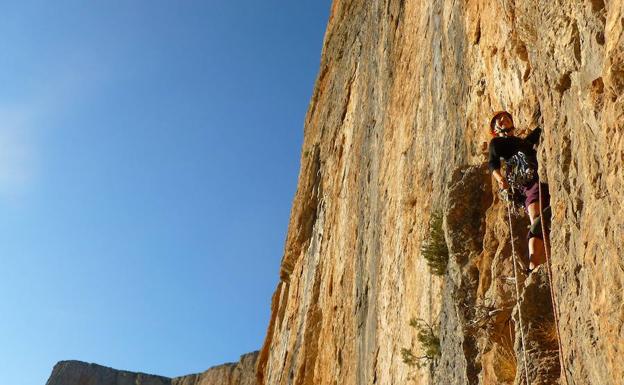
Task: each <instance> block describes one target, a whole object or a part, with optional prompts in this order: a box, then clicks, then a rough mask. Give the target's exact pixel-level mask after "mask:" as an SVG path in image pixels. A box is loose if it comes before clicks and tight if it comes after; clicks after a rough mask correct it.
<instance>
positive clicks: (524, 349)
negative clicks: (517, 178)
mask: <svg viewBox="0 0 624 385" xmlns="http://www.w3.org/2000/svg"><path fill="white" fill-rule="evenodd" d="M512 193H513V188H512ZM507 214H508V215H507V217H508V219H509V236H510V237H511V256H512V259H513V263H512V265H513V270H514V280H515V282H516V284H515V288H516V306H517V307H518V320H519V322H520V339H521V341H522V355H523V360H522V362H523V364H524V377H525V379H526V383H527V385H530V382H529V368H528V367H527V355H526V343H525V340H524V327H523V325H522V309H521V308H520V288H519V287H518V285H519V283H518V270H517V269H516V262H517V258H516V247H515V246H514V243H515V242H514V236H513V226H512V223H511V203H510V202H509V201H508V202H507Z"/></svg>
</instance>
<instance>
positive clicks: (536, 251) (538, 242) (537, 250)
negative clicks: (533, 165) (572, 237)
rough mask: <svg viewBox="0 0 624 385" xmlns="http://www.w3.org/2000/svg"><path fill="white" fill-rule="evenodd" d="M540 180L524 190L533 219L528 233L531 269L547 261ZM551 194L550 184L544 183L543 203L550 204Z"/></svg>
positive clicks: (530, 215)
mask: <svg viewBox="0 0 624 385" xmlns="http://www.w3.org/2000/svg"><path fill="white" fill-rule="evenodd" d="M538 183H539V182H535V183H534V184H533V185H531V186H528V187H527V188H526V189H525V190H524V191H523V193H524V195H525V197H526V200H525V202H524V204H525V207H526V211H527V214H528V215H529V219H530V221H531V230H530V231H529V233H528V240H529V245H528V246H529V261H530V262H529V270H533V269H534V268H536V267H537V266H539V265H541V264H542V263H544V262H546V257H545V251H544V239H543V234H542V231H541V223H540V219H541V218H540V214H541V205H540V199H539V198H540V197H539V184H538ZM549 200H550V196H549V194H548V185H546V184H545V183H542V200H541V201H542V203H544V204H545V205H548V202H549ZM546 236H548V234H546Z"/></svg>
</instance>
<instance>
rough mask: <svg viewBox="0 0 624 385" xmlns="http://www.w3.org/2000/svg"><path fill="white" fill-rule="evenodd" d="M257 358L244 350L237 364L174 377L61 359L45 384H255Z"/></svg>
mask: <svg viewBox="0 0 624 385" xmlns="http://www.w3.org/2000/svg"><path fill="white" fill-rule="evenodd" d="M257 358H258V352H253V353H248V354H245V355H243V356H241V359H240V361H239V362H237V363H231V364H224V365H219V366H215V367H213V368H210V369H208V370H206V371H205V372H203V373H198V374H191V375H188V376H182V377H175V378H168V377H162V376H154V375H151V374H144V373H133V372H128V371H124V370H115V369H112V368H108V367H105V366H101V365H96V364H88V363H85V362H80V361H61V362H59V363H57V364H56V365H55V366H54V369H53V370H52V374H51V375H50V378H49V379H48V382H47V383H46V385H138V384H140V385H256V384H257V381H256V374H255V369H256V360H257Z"/></svg>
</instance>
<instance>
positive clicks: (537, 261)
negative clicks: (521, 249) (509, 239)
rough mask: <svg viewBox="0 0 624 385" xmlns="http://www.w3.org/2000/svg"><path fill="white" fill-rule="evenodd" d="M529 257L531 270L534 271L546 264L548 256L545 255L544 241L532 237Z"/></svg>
mask: <svg viewBox="0 0 624 385" xmlns="http://www.w3.org/2000/svg"><path fill="white" fill-rule="evenodd" d="M529 255H530V258H531V260H530V263H529V269H530V270H533V269H535V268H536V267H537V266H539V265H541V264H542V263H544V262H546V255H545V253H544V241H543V240H542V239H541V238H539V237H531V239H529Z"/></svg>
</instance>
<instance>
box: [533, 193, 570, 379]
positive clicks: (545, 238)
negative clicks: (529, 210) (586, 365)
mask: <svg viewBox="0 0 624 385" xmlns="http://www.w3.org/2000/svg"><path fill="white" fill-rule="evenodd" d="M538 186H539V189H538V191H539V205H540V219H543V218H544V209H543V208H542V184H541V183H540V184H539V185H538ZM541 223H542V240H543V241H544V255H545V256H546V267H547V269H546V271H547V272H548V286H549V287H550V300H551V302H552V309H553V317H554V319H555V330H556V331H557V344H558V346H559V366H560V367H561V372H562V373H561V374H562V377H563V379H564V381H565V384H566V385H568V377H567V376H566V373H567V371H566V367H565V361H564V359H563V345H562V344H561V333H560V331H559V305H558V304H557V297H556V296H555V289H554V288H553V273H552V266H551V263H550V252H549V251H548V250H549V247H550V244H549V243H550V233H547V232H546V221H545V220H541Z"/></svg>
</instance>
